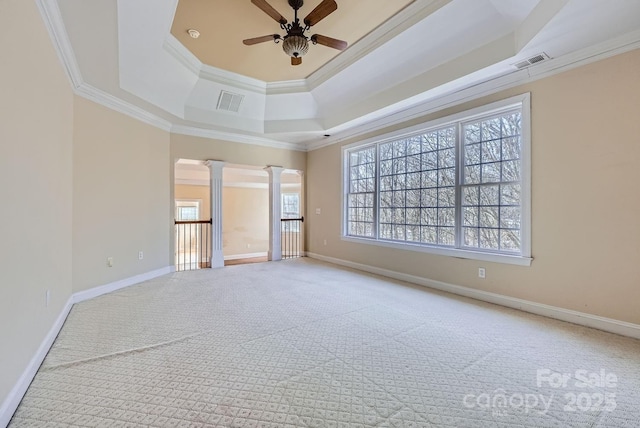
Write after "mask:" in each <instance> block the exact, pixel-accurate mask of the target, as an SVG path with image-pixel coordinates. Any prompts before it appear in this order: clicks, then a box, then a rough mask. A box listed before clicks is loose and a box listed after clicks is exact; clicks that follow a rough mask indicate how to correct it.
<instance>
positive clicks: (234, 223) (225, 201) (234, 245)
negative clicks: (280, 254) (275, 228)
mask: <svg viewBox="0 0 640 428" xmlns="http://www.w3.org/2000/svg"><path fill="white" fill-rule="evenodd" d="M222 211H223V212H222V234H223V237H222V238H223V251H224V255H225V256H236V255H240V254H250V253H266V252H267V251H268V250H269V190H268V189H249V188H242V187H225V188H224V189H223V192H222Z"/></svg>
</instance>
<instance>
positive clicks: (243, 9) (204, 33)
mask: <svg viewBox="0 0 640 428" xmlns="http://www.w3.org/2000/svg"><path fill="white" fill-rule="evenodd" d="M412 2H413V0H393V1H389V0H342V1H340V0H336V3H337V6H338V8H337V10H336V11H335V12H333V13H331V14H329V15H327V16H326V17H325V18H324V19H322V20H320V21H318V22H317V23H314V25H313V33H312V35H313V34H320V35H324V36H329V37H330V38H331V39H339V40H342V41H346V42H347V43H348V44H349V45H352V44H353V43H355V42H357V41H358V40H359V39H360V38H362V37H363V36H365V35H366V34H368V33H369V32H371V31H372V30H373V29H374V28H376V27H378V26H379V25H380V24H382V23H383V22H385V21H386V20H387V19H389V18H390V17H392V16H393V15H395V14H396V13H397V12H398V11H400V10H402V9H403V8H404V7H405V6H407V5H408V4H410V3H412ZM297 3H302V5H301V6H300V7H299V10H298V11H297V12H298V16H299V17H300V21H301V25H304V23H303V18H304V17H307V16H309V14H311V12H312V11H313V10H314V9H315V8H316V7H318V6H319V5H320V4H321V1H320V0H305V1H304V2H297ZM268 4H269V5H270V6H272V8H273V9H274V10H275V11H277V13H278V14H279V15H280V14H281V16H282V17H283V18H285V19H286V20H287V21H289V22H291V21H293V20H294V11H293V10H292V6H291V5H290V3H289V0H270V1H269V3H268ZM190 29H196V30H198V31H199V32H200V37H199V38H197V39H193V38H191V37H190V36H189V33H188V31H189V30H190ZM171 33H172V34H173V36H174V37H176V38H177V39H178V40H179V41H180V42H181V43H182V44H183V45H184V46H185V47H186V48H187V49H189V50H190V51H191V52H192V53H193V54H194V55H195V56H196V57H197V58H198V59H199V60H200V61H201V62H202V63H203V64H207V65H210V66H213V67H216V68H221V69H224V70H227V71H231V72H234V73H238V74H242V75H244V76H248V77H253V78H255V79H259V80H263V81H265V82H276V81H287V80H297V79H304V78H306V77H308V76H309V75H310V74H312V73H313V72H314V71H316V70H318V69H319V68H320V67H322V66H323V65H324V64H326V63H327V62H328V61H329V60H331V59H332V58H334V57H335V56H336V55H338V54H339V53H340V50H339V49H332V48H329V47H326V46H320V45H318V46H311V47H310V48H309V53H308V54H307V55H306V56H305V57H304V61H303V63H302V64H300V65H298V66H297V67H292V66H291V62H290V60H289V59H288V58H287V56H286V54H284V53H283V51H282V42H280V43H279V44H276V43H260V44H257V45H255V46H251V47H247V46H245V45H243V43H242V41H243V40H249V39H254V38H256V37H257V36H265V35H270V36H269V37H270V38H269V41H272V40H273V36H272V35H274V34H279V35H281V36H284V35H285V34H286V33H284V32H283V31H282V30H281V29H280V27H279V26H278V24H277V23H275V22H274V21H273V20H271V19H269V16H267V15H265V12H263V11H262V10H261V9H260V8H258V7H256V6H255V5H254V4H252V2H251V1H250V0H233V1H229V0H180V1H179V3H178V7H177V9H176V13H175V16H174V19H173V25H172V27H171Z"/></svg>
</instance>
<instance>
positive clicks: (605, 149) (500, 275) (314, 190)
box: [306, 50, 640, 324]
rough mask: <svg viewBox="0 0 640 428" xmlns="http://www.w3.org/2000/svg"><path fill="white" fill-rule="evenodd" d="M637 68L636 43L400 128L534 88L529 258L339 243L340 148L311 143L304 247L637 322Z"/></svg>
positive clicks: (639, 279)
mask: <svg viewBox="0 0 640 428" xmlns="http://www.w3.org/2000/svg"><path fill="white" fill-rule="evenodd" d="M638 70H640V50H636V51H633V52H630V53H626V54H623V55H619V56H616V57H613V58H610V59H606V60H604V61H600V62H597V63H594V64H590V65H587V66H584V67H580V68H577V69H574V70H571V71H567V72H565V73H562V74H559V75H556V76H553V77H550V78H546V79H543V80H539V81H536V82H533V83H531V84H528V85H524V86H521V87H518V88H515V89H512V90H508V91H504V92H501V93H498V94H495V95H492V96H489V97H485V98H483V99H481V100H477V101H474V102H470V103H467V104H465V105H462V106H458V107H456V108H450V109H447V110H446V111H443V112H440V113H438V114H434V115H431V116H429V117H425V118H422V119H421V120H417V121H413V122H411V123H409V124H406V125H405V126H408V125H410V124H413V123H420V122H426V121H428V120H432V119H435V118H437V117H441V116H446V115H449V114H452V113H454V112H458V111H463V110H466V109H469V108H472V107H475V106H478V105H483V104H486V103H489V102H491V101H495V100H499V99H503V98H507V97H509V96H512V95H516V94H520V93H524V92H531V96H532V101H531V102H532V218H533V220H532V254H533V257H534V261H533V263H532V265H531V266H530V267H520V266H512V265H504V264H495V263H487V262H478V261H473V260H462V259H456V258H453V257H442V256H436V255H429V254H424V253H417V252H412V251H404V250H395V249H389V248H382V247H376V246H372V245H363V244H355V243H348V242H344V241H341V239H340V230H341V225H340V221H341V212H340V203H341V192H342V189H341V182H340V180H341V178H340V177H341V165H342V160H341V150H340V146H339V145H334V146H330V147H326V148H323V149H320V150H316V151H313V152H311V153H309V156H308V159H307V162H308V168H307V177H308V180H307V183H308V185H307V198H308V199H307V216H306V218H307V219H308V223H307V227H308V230H309V236H308V237H309V240H308V250H309V251H310V252H313V253H318V254H323V255H326V256H330V257H336V258H340V259H345V260H350V261H353V262H357V263H363V264H368V265H374V266H378V267H381V268H385V269H391V270H395V271H400V272H405V273H408V274H412V275H417V276H421V277H425V278H430V279H434V280H439V281H444V282H448V283H452V284H457V285H463V286H467V287H472V288H476V289H480V290H486V291H490V292H495V293H500V294H503V295H507V296H513V297H517V298H522V299H527V300H531V301H534V302H540V303H544V304H549V305H554V306H559V307H561V308H567V309H573V310H577V311H582V312H586V313H590V314H595V315H600V316H605V317H610V318H614V319H618V320H623V321H628V322H632V323H637V324H640V308H639V306H638V302H640V262H639V260H640V221H638V219H639V218H640V197H639V192H638V189H639V188H640V144H639V143H638V138H639V136H640V78H638ZM387 131H389V130H384V131H381V132H379V133H378V134H381V133H384V132H387ZM350 142H352V141H347V142H345V144H348V143H350ZM316 208H322V214H321V215H315V209H316ZM324 239H327V245H326V246H324V245H323V240H324ZM481 266H484V267H486V269H487V278H486V279H485V280H481V279H478V277H477V271H478V267H481Z"/></svg>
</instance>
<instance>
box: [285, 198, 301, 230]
mask: <svg viewBox="0 0 640 428" xmlns="http://www.w3.org/2000/svg"><path fill="white" fill-rule="evenodd" d="M282 218H300V195H299V194H298V193H283V194H282ZM283 227H284V229H283V231H285V232H300V224H299V223H298V222H297V221H294V222H285V223H284V224H283Z"/></svg>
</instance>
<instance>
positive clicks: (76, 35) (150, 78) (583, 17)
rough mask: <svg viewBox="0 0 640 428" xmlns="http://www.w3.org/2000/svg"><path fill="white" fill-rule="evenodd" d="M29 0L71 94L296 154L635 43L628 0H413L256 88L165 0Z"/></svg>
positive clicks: (634, 7) (159, 122)
mask: <svg viewBox="0 0 640 428" xmlns="http://www.w3.org/2000/svg"><path fill="white" fill-rule="evenodd" d="M37 1H38V4H39V5H40V6H41V10H42V11H43V15H44V17H45V22H46V23H47V24H48V26H49V29H50V31H51V33H52V36H53V39H54V42H55V45H56V47H57V48H58V50H59V52H60V55H61V57H62V59H63V61H64V63H65V66H66V68H67V70H68V72H69V75H70V78H71V81H72V84H73V85H74V88H75V90H76V92H77V93H79V94H80V95H83V96H86V97H88V98H90V99H93V100H95V101H97V102H100V103H102V104H105V105H107V106H109V107H112V108H115V109H117V110H119V111H122V112H124V113H126V114H129V115H131V116H134V117H137V118H139V119H141V120H143V121H145V122H148V123H151V124H153V125H156V126H159V127H162V128H164V129H167V130H171V132H175V133H182V134H189V135H197V136H204V137H210V138H216V139H224V140H229V141H235V142H240V143H252V144H261V145H269V146H276V147H285V148H292V149H298V150H308V149H312V148H315V147H319V146H322V145H325V144H330V143H333V142H337V141H340V140H342V139H345V138H348V137H350V136H353V135H358V134H361V133H364V132H366V131H370V130H372V129H378V128H381V127H383V126H387V125H389V124H392V123H397V122H400V121H403V120H407V119H408V118H411V117H416V116H418V115H422V114H425V113H427V112H429V111H433V110H435V109H439V108H442V107H444V106H446V105H449V104H450V103H453V102H459V101H461V100H464V99H469V98H470V97H477V96H480V95H482V94H484V93H487V92H489V91H492V90H493V91H495V90H497V89H499V88H504V87H509V86H514V85H516V84H519V83H522V82H525V81H528V80H531V79H535V78H539V77H542V76H544V75H548V74H550V73H553V72H557V71H559V70H563V69H566V68H569V67H573V66H577V65H580V64H582V63H585V62H588V61H591V60H594V59H597V58H602V57H605V56H607V55H613V54H616V53H619V52H624V51H626V50H631V49H634V48H637V47H640V20H638V19H637V18H638V17H639V16H640V1H638V0H416V1H415V2H413V3H412V4H410V5H409V6H408V7H407V8H405V9H403V10H402V11H400V12H399V13H398V14H397V15H395V16H394V17H392V18H391V19H389V20H388V21H386V22H385V23H384V24H382V25H381V26H380V27H378V28H377V29H375V30H373V31H372V32H371V33H369V34H368V35H367V36H365V37H364V38H362V39H360V40H359V41H358V42H356V43H354V44H352V45H351V46H349V48H348V49H347V50H346V51H344V52H343V53H341V54H340V55H338V56H337V57H335V58H334V59H332V60H331V61H329V62H328V63H327V64H325V65H324V66H322V67H321V68H320V69H318V70H317V71H315V72H314V73H312V74H311V75H310V76H308V77H307V78H306V79H299V80H293V81H283V82H269V83H267V82H264V81H261V80H258V79H254V78H250V77H247V76H243V75H239V74H236V73H232V72H230V71H227V70H223V69H218V68H214V67H211V66H208V65H205V64H202V63H201V62H200V61H199V60H198V59H197V58H196V57H195V56H194V55H193V54H192V53H191V52H190V51H189V50H187V49H186V48H185V47H184V46H183V45H182V44H181V43H180V42H178V40H177V39H176V38H175V37H173V36H172V35H171V34H170V29H171V25H172V22H173V17H174V14H175V11H176V6H177V0H136V1H131V0H92V1H90V2H88V1H86V0H37ZM233 1H246V2H249V1H250V0H233ZM345 1H350V0H337V2H338V4H340V3H341V2H345ZM339 10H340V9H338V11H336V12H335V14H338V15H337V16H339ZM540 52H545V53H547V54H548V55H549V56H550V57H551V59H550V60H547V61H545V62H543V63H541V64H538V65H534V66H532V67H529V68H527V69H524V70H518V69H516V68H515V67H514V66H513V64H515V63H516V62H519V61H521V60H523V59H526V58H529V57H531V56H533V55H536V54H538V53H540ZM279 59H281V58H279ZM259 66H260V64H256V67H259ZM222 90H224V91H228V92H232V93H235V94H239V95H242V96H243V97H244V98H243V102H242V104H241V106H240V110H239V112H238V113H231V112H226V111H221V110H217V108H216V107H217V102H218V98H219V96H220V91H222ZM325 134H329V135H331V136H330V137H324V135H325Z"/></svg>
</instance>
